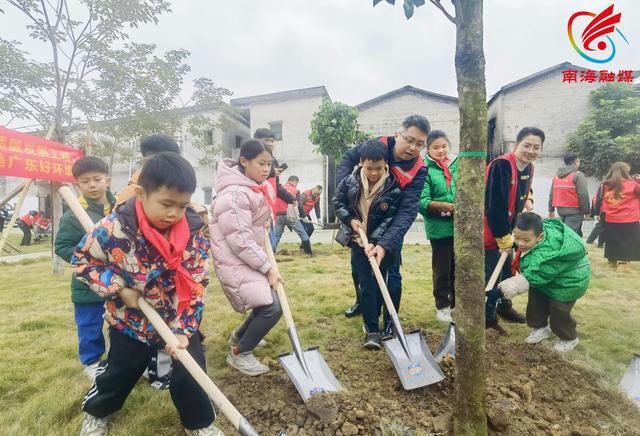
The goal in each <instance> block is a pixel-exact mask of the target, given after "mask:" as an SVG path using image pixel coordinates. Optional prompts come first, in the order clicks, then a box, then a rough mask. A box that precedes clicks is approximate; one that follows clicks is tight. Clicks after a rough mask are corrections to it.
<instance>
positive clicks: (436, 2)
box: [429, 0, 457, 24]
mask: <svg viewBox="0 0 640 436" xmlns="http://www.w3.org/2000/svg"><path fill="white" fill-rule="evenodd" d="M429 1H430V2H431V3H432V4H433V5H434V6H435V7H437V8H438V9H440V11H441V12H442V13H443V14H444V16H445V17H447V19H448V20H449V21H451V22H452V23H453V24H457V22H456V17H454V16H453V15H451V14H450V13H449V12H448V11H447V10H446V9H445V8H444V6H442V3H440V0H429Z"/></svg>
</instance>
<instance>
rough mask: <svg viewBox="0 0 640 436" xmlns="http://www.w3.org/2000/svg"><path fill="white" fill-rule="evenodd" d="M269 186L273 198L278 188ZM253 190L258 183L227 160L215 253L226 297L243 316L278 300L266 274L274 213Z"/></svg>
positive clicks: (221, 175)
mask: <svg viewBox="0 0 640 436" xmlns="http://www.w3.org/2000/svg"><path fill="white" fill-rule="evenodd" d="M265 183H266V182H265ZM267 185H268V186H269V192H270V194H271V196H272V198H273V197H274V194H273V189H271V186H270V185H269V184H268V183H267ZM251 186H254V187H258V186H259V185H258V184H257V183H256V182H254V181H253V180H251V179H250V178H248V177H247V176H245V175H244V174H243V173H241V172H240V170H239V169H238V163H237V162H236V161H234V160H231V159H224V160H223V161H222V164H221V165H219V167H218V174H217V176H216V182H215V189H216V192H217V193H218V196H217V197H216V200H215V202H214V204H213V206H212V218H211V223H210V224H209V230H210V233H211V252H212V254H213V259H214V266H215V272H216V275H217V276H218V279H219V280H220V283H221V284H222V288H223V290H224V293H225V295H226V296H227V298H228V299H229V302H230V303H231V305H232V306H233V308H234V309H235V310H236V311H238V312H246V311H247V310H250V309H253V308H254V307H259V306H264V305H267V304H271V303H272V302H273V299H272V297H271V288H270V286H269V282H268V281H267V276H266V274H267V272H268V271H269V270H270V269H271V263H270V262H269V259H268V258H267V253H266V252H265V248H264V244H265V231H266V229H265V226H266V223H267V221H268V220H269V218H270V217H271V216H272V211H271V208H270V207H269V205H268V203H267V201H266V199H265V198H264V195H263V194H262V193H261V192H255V191H253V190H252V189H251ZM267 243H268V242H267Z"/></svg>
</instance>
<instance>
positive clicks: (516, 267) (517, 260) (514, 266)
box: [511, 248, 522, 275]
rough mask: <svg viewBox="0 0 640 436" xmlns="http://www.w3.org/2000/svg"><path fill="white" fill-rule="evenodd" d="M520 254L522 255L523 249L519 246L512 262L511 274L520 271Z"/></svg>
mask: <svg viewBox="0 0 640 436" xmlns="http://www.w3.org/2000/svg"><path fill="white" fill-rule="evenodd" d="M520 256H522V250H520V249H519V248H518V249H517V250H516V255H515V256H514V257H513V262H511V274H513V275H516V274H518V273H519V272H520Z"/></svg>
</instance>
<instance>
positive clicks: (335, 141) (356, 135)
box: [309, 97, 371, 159]
mask: <svg viewBox="0 0 640 436" xmlns="http://www.w3.org/2000/svg"><path fill="white" fill-rule="evenodd" d="M369 138H371V135H370V134H369V133H367V132H363V131H362V130H360V125H359V124H358V110H357V109H356V108H354V107H351V106H348V105H346V104H344V103H340V102H339V101H336V102H333V101H331V100H330V99H329V98H326V97H325V98H323V99H322V104H321V105H320V110H319V111H318V112H316V113H314V114H313V119H312V120H311V134H310V135H309V140H310V141H311V143H312V144H313V145H315V146H316V148H315V152H316V153H319V154H322V155H324V156H331V157H334V158H336V159H340V157H342V155H343V154H344V153H345V152H346V151H347V150H348V149H349V147H351V146H352V145H354V144H358V143H360V142H363V141H365V140H367V139H369Z"/></svg>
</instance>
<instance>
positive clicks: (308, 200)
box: [302, 189, 320, 215]
mask: <svg viewBox="0 0 640 436" xmlns="http://www.w3.org/2000/svg"><path fill="white" fill-rule="evenodd" d="M311 191H313V189H307V190H306V191H304V192H303V194H304V203H303V205H302V208H303V209H304V213H305V215H309V214H310V213H311V210H313V208H314V207H315V206H316V203H318V201H320V196H319V195H318V196H317V197H316V198H313V194H312V192H311Z"/></svg>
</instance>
